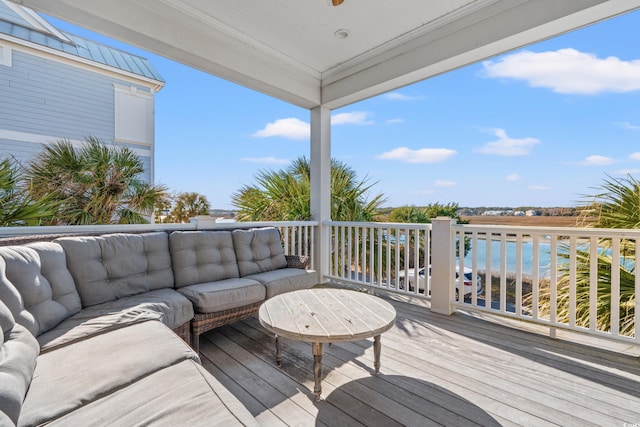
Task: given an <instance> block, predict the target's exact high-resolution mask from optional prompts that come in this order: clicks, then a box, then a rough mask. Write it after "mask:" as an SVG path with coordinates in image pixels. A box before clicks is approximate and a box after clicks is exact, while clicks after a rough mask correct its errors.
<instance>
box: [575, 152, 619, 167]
mask: <svg viewBox="0 0 640 427" xmlns="http://www.w3.org/2000/svg"><path fill="white" fill-rule="evenodd" d="M614 162H615V161H614V160H613V159H612V158H611V157H607V156H600V155H597V154H596V155H593V156H589V157H587V158H586V159H584V161H583V162H580V164H581V165H583V166H609V165H612V164H613V163H614Z"/></svg>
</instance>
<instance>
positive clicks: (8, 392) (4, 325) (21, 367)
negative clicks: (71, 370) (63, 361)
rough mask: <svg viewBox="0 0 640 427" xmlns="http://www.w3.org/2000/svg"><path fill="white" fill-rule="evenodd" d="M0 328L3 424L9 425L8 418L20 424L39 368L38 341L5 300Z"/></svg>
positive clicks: (0, 411)
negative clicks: (27, 397)
mask: <svg viewBox="0 0 640 427" xmlns="http://www.w3.org/2000/svg"><path fill="white" fill-rule="evenodd" d="M0 329H1V330H0V334H1V335H2V343H1V345H0V425H7V423H6V421H7V418H8V419H9V420H11V423H13V424H17V422H18V417H19V415H20V412H21V408H22V401H23V400H24V396H25V394H26V393H27V388H28V387H29V383H30V382H31V377H32V376H33V371H34V369H35V367H36V357H37V356H38V343H37V341H36V339H35V338H34V337H33V335H31V333H30V332H29V331H28V330H27V328H25V327H24V326H22V325H20V324H16V323H15V320H14V319H13V315H12V314H11V312H10V311H9V308H8V307H7V306H6V305H5V304H3V302H2V301H1V300H0ZM3 420H4V421H3ZM9 425H10V424H9Z"/></svg>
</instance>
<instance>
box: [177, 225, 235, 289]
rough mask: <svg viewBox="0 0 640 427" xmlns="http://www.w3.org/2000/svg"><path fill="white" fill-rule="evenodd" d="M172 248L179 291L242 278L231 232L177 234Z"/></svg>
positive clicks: (183, 232) (178, 232) (182, 232)
mask: <svg viewBox="0 0 640 427" xmlns="http://www.w3.org/2000/svg"><path fill="white" fill-rule="evenodd" d="M169 247H170V250H171V263H172V265H173V274H174V276H175V286H176V288H181V287H183V286H189V285H193V284H196V283H204V282H214V281H216V280H223V279H230V278H234V277H240V273H239V272H238V262H237V260H236V253H235V250H234V248H233V238H232V237H231V232H230V231H174V232H173V233H171V234H170V235H169Z"/></svg>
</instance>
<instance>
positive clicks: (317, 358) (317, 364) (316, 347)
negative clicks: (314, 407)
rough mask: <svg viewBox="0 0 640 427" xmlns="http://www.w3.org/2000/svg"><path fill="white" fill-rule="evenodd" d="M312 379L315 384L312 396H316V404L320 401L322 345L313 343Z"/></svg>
mask: <svg viewBox="0 0 640 427" xmlns="http://www.w3.org/2000/svg"><path fill="white" fill-rule="evenodd" d="M313 379H314V380H315V384H314V386H313V394H315V395H316V402H318V401H320V395H321V394H322V385H321V384H320V382H321V381H322V343H321V342H314V343H313Z"/></svg>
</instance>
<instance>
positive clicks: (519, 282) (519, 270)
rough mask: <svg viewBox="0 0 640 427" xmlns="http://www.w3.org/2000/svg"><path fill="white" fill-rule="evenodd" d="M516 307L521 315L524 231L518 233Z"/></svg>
mask: <svg viewBox="0 0 640 427" xmlns="http://www.w3.org/2000/svg"><path fill="white" fill-rule="evenodd" d="M515 302H516V307H515V312H516V314H517V315H518V316H521V315H522V314H524V313H523V311H522V233H518V234H517V235H516V301H515Z"/></svg>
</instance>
